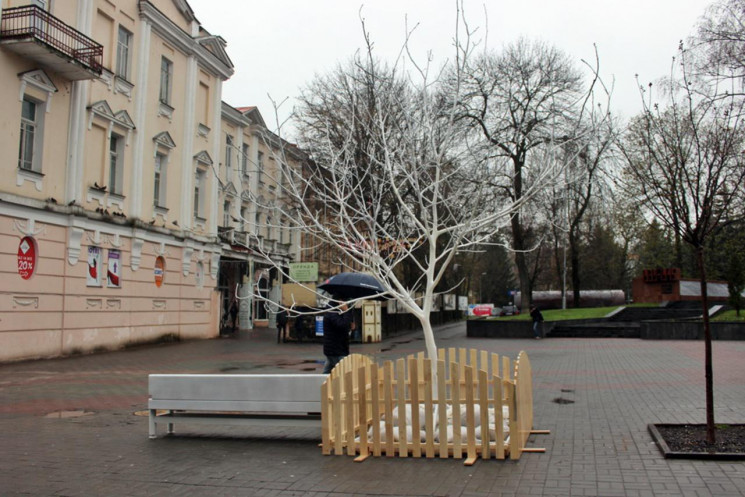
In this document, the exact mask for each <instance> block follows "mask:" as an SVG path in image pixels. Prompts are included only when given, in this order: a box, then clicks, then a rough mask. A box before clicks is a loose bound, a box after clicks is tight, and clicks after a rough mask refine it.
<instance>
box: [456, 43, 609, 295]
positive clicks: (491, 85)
mask: <svg viewBox="0 0 745 497" xmlns="http://www.w3.org/2000/svg"><path fill="white" fill-rule="evenodd" d="M594 76H595V75H594ZM455 82H456V84H457V85H459V88H460V91H459V92H458V94H457V95H452V96H451V98H452V97H457V99H456V98H452V99H451V102H452V103H453V105H454V107H455V109H456V113H457V114H456V115H457V117H458V119H459V120H461V121H462V122H463V123H464V124H465V125H466V126H467V127H469V128H470V129H471V131H472V134H474V135H477V136H480V138H481V140H482V146H483V147H484V153H485V155H486V156H487V157H488V158H489V162H490V163H493V164H497V167H499V168H501V169H502V171H501V172H502V173H503V175H502V176H499V175H496V174H489V173H487V174H488V175H489V177H491V178H494V179H497V180H499V179H504V181H501V182H498V184H497V185H496V186H497V188H499V189H501V191H502V193H503V197H506V198H507V199H509V201H512V202H517V203H521V202H522V201H523V197H524V196H525V193H526V192H527V191H529V190H532V189H534V188H536V186H538V187H540V186H541V185H540V183H539V182H540V181H541V180H542V179H544V174H543V173H542V168H543V167H544V165H545V164H544V161H543V160H540V159H538V160H536V158H535V157H533V156H534V155H536V156H537V157H545V156H546V152H545V150H543V151H542V152H541V153H537V152H538V151H539V150H540V149H541V148H545V147H547V146H549V147H551V146H556V145H557V144H559V143H567V142H570V141H573V140H575V139H576V138H577V137H578V135H580V134H581V132H580V131H579V128H580V126H579V123H580V122H581V120H582V115H583V110H584V108H585V106H586V104H587V102H588V97H589V95H590V94H591V89H592V88H593V86H594V83H595V82H596V79H595V77H593V78H592V83H590V84H589V85H588V86H589V90H588V86H586V85H585V84H584V83H583V79H582V74H581V73H580V71H579V70H578V69H577V68H576V67H575V65H574V64H573V63H572V61H571V59H570V58H569V57H568V56H567V55H566V54H564V53H563V52H561V51H560V50H558V49H556V48H554V47H552V46H550V45H547V44H545V43H541V42H531V41H529V40H526V39H521V40H519V41H518V42H516V43H514V44H512V45H508V46H506V47H505V48H504V49H503V51H502V52H487V53H484V54H483V55H481V56H480V57H478V58H475V59H474V60H473V61H470V60H469V61H467V63H466V64H464V65H463V70H462V72H461V73H458V74H457V75H456V78H455ZM503 162H507V165H508V168H506V169H505V165H504V164H503ZM487 171H488V170H487ZM504 173H506V174H504ZM510 229H511V233H512V248H513V250H514V253H515V262H516V266H517V271H518V277H519V280H520V291H521V294H522V295H523V307H526V306H529V305H530V294H531V291H532V287H531V284H530V279H531V278H530V268H529V264H528V261H527V260H526V256H525V253H526V251H528V250H530V248H531V247H530V246H529V245H528V243H527V240H526V232H525V220H524V219H523V217H522V213H521V212H520V210H515V211H514V212H513V213H512V214H511V217H510Z"/></svg>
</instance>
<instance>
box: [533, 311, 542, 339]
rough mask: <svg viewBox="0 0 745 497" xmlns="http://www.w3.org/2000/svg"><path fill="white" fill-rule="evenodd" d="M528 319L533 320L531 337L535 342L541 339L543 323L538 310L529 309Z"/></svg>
mask: <svg viewBox="0 0 745 497" xmlns="http://www.w3.org/2000/svg"><path fill="white" fill-rule="evenodd" d="M530 317H532V318H533V335H534V336H535V339H536V340H540V339H541V323H542V322H543V314H541V311H539V310H538V307H536V306H531V307H530Z"/></svg>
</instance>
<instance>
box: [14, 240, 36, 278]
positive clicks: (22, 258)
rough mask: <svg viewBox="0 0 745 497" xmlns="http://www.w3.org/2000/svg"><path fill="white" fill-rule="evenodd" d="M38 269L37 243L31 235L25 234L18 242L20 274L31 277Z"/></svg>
mask: <svg viewBox="0 0 745 497" xmlns="http://www.w3.org/2000/svg"><path fill="white" fill-rule="evenodd" d="M34 269H36V243H35V242H34V239H33V238H31V237H30V236H24V237H23V238H22V239H21V243H19V244H18V274H20V275H21V278H23V279H24V280H27V279H29V278H30V277H31V276H32V275H33V274H34Z"/></svg>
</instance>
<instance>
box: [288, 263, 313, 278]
mask: <svg viewBox="0 0 745 497" xmlns="http://www.w3.org/2000/svg"><path fill="white" fill-rule="evenodd" d="M290 279H291V280H292V281H298V282H300V283H305V282H309V281H312V282H314V283H315V282H316V281H318V263H317V262H291V263H290Z"/></svg>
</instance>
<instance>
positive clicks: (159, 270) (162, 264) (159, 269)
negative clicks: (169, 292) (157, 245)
mask: <svg viewBox="0 0 745 497" xmlns="http://www.w3.org/2000/svg"><path fill="white" fill-rule="evenodd" d="M165 269H166V260H165V259H163V256H159V257H158V258H157V259H155V268H153V275H154V276H155V286H157V287H159V288H160V286H161V285H162V284H163V276H164V275H165Z"/></svg>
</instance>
